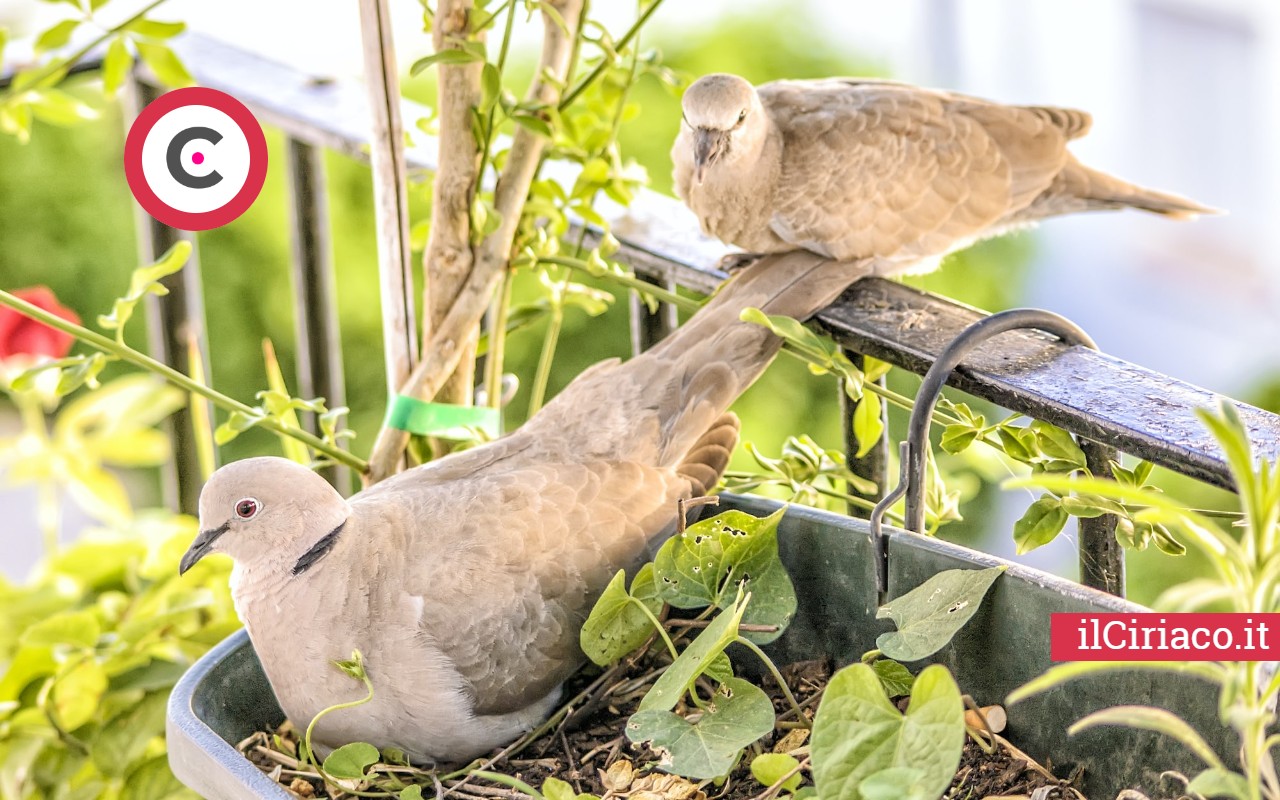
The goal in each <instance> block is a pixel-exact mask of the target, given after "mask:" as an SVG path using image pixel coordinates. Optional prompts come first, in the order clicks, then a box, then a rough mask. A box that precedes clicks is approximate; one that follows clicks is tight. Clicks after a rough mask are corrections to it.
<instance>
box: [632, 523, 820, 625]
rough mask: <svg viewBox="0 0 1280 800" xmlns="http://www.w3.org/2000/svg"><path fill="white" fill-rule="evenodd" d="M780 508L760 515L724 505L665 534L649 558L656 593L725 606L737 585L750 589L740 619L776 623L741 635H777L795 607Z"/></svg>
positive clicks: (679, 602) (676, 600) (692, 604)
mask: <svg viewBox="0 0 1280 800" xmlns="http://www.w3.org/2000/svg"><path fill="white" fill-rule="evenodd" d="M783 511H784V509H778V510H777V511H775V512H774V513H773V514H771V515H769V516H768V517H764V518H760V517H753V516H751V515H750V514H744V513H743V512H741V511H726V512H725V513H723V514H717V515H716V516H714V517H712V518H711V519H709V520H703V521H702V522H699V523H697V524H696V525H691V526H690V527H689V528H688V529H687V530H686V531H685V532H684V533H682V534H679V535H678V536H673V537H672V538H670V539H668V540H667V541H666V543H665V544H663V545H662V548H661V549H660V550H658V555H657V557H656V558H655V559H654V562H653V563H654V578H655V580H656V583H657V588H658V596H659V597H660V598H662V599H663V600H664V601H666V602H668V603H670V604H671V605H673V606H675V607H676V608H704V607H706V606H712V605H713V606H716V607H718V608H722V609H727V608H729V607H730V606H731V605H732V604H733V599H734V598H735V597H736V596H737V595H738V591H739V587H741V589H742V591H743V592H748V593H750V594H751V604H750V607H749V608H748V609H747V614H746V616H745V617H744V618H743V621H744V622H748V623H751V624H755V625H775V626H777V628H778V630H776V631H773V632H758V631H757V632H752V633H747V634H744V635H746V636H747V638H749V639H751V641H753V642H756V643H758V644H765V643H767V642H771V641H773V640H774V639H777V638H778V637H779V636H781V635H782V631H783V629H785V628H786V627H787V623H789V622H790V621H791V617H792V615H794V614H795V611H796V591H795V587H793V586H792V585H791V578H790V577H789V576H788V575H787V570H786V568H785V567H784V566H783V565H782V560H781V559H780V558H779V557H778V523H779V522H780V521H781V520H782V513H783Z"/></svg>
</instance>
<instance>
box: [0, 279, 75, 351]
mask: <svg viewBox="0 0 1280 800" xmlns="http://www.w3.org/2000/svg"><path fill="white" fill-rule="evenodd" d="M12 294H13V296H14V297H17V298H19V299H21V300H26V301H27V302H28V303H30V304H31V305H33V306H37V307H39V308H41V309H43V310H45V311H48V312H49V313H50V314H53V315H55V316H58V317H61V318H62V319H65V320H67V321H68V322H74V323H76V324H79V323H80V317H79V316H78V315H77V314H76V312H74V311H72V310H71V309H69V308H67V307H66V306H64V305H62V304H61V303H59V302H58V298H57V297H56V296H54V294H53V292H52V291H50V290H49V288H48V287H46V286H32V287H31V288H30V289H18V290H17V291H14V292H12ZM74 341H75V338H74V337H73V336H72V335H71V334H69V333H63V332H62V331H60V330H57V329H55V328H50V327H49V326H48V325H45V324H44V323H43V322H36V321H35V320H34V319H31V318H30V317H28V316H25V315H23V314H20V313H18V312H17V311H15V310H13V309H12V308H9V307H8V306H0V361H4V360H5V359H8V358H12V357H14V356H37V357H47V358H62V357H63V356H65V355H66V354H67V353H68V351H70V350H71V344H72V342H74Z"/></svg>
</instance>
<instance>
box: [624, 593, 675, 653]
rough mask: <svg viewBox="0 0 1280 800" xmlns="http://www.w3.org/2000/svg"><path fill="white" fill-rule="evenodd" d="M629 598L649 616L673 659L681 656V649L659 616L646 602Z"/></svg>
mask: <svg viewBox="0 0 1280 800" xmlns="http://www.w3.org/2000/svg"><path fill="white" fill-rule="evenodd" d="M629 599H630V600H631V602H632V603H633V604H634V605H635V607H636V608H638V609H640V611H641V612H642V613H643V614H644V615H645V616H646V617H648V618H649V621H650V622H652V623H653V627H654V628H655V629H656V630H657V631H658V634H659V635H660V636H662V641H664V642H666V644H667V652H668V653H670V654H671V658H672V660H675V659H676V658H677V657H679V655H680V651H678V650H676V645H675V642H673V641H671V637H670V636H668V635H667V626H665V625H663V624H662V623H661V622H659V621H658V618H657V617H655V616H654V615H653V612H652V611H650V610H649V607H648V606H646V605H645V604H644V603H642V602H640V601H639V600H637V599H635V598H634V597H631V598H629Z"/></svg>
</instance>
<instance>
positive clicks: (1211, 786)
mask: <svg viewBox="0 0 1280 800" xmlns="http://www.w3.org/2000/svg"><path fill="white" fill-rule="evenodd" d="M1187 794H1198V795H1203V796H1205V797H1230V798H1232V799H1233V800H1248V798H1249V781H1248V780H1247V779H1246V778H1245V777H1244V776H1243V775H1241V774H1240V773H1238V772H1231V771H1230V770H1226V769H1206V770H1205V771H1204V772H1201V773H1200V774H1199V775H1197V776H1195V778H1193V779H1192V780H1191V782H1190V783H1188V784H1187Z"/></svg>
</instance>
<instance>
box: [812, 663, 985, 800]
mask: <svg viewBox="0 0 1280 800" xmlns="http://www.w3.org/2000/svg"><path fill="white" fill-rule="evenodd" d="M963 747H964V703H963V702H962V701H961V699H960V690H959V688H958V687H957V686H956V683H955V681H954V680H952V678H951V674H950V673H949V672H947V669H946V667H943V666H941V665H938V664H934V665H932V666H929V667H926V668H925V669H924V670H923V671H922V672H921V673H920V675H919V676H918V677H917V678H916V683H915V688H914V690H913V691H912V693H911V703H910V705H909V706H908V707H907V713H906V714H905V715H903V714H900V713H898V709H897V708H895V707H894V706H893V704H892V703H890V702H889V700H888V698H887V697H885V694H884V689H883V688H881V686H880V679H879V678H878V677H877V676H876V673H875V670H873V669H872V668H871V667H869V666H867V665H866V664H853V665H851V666H849V667H846V668H844V669H842V670H840V671H839V672H837V673H836V674H835V676H834V677H833V678H832V679H831V683H830V684H829V685H828V686H827V690H826V693H825V695H824V696H823V698H822V705H821V706H819V707H818V716H817V718H816V719H815V720H814V723H813V736H812V738H811V739H810V748H811V754H812V759H813V777H814V783H815V784H816V785H817V789H818V797H819V798H821V800H872V798H875V799H876V800H878V799H879V798H881V797H884V796H885V793H884V790H885V784H886V783H888V784H890V785H892V786H896V787H897V788H898V796H900V797H912V796H915V795H916V794H917V792H918V791H919V789H920V788H923V789H924V790H925V791H926V794H925V795H924V796H926V797H930V798H934V797H939V796H940V795H941V794H942V792H943V790H945V789H946V788H947V786H948V785H949V784H950V783H951V779H952V778H953V777H955V771H956V767H957V766H959V764H960V752H961V749H962V748H963ZM903 767H906V768H909V769H911V770H918V771H919V772H920V773H922V774H921V775H916V774H914V773H912V774H907V773H902V772H891V773H887V774H884V775H880V773H882V772H884V771H886V770H891V769H901V768H903ZM872 776H877V778H876V780H875V781H872V783H871V784H870V786H868V788H870V789H871V790H872V791H871V793H870V794H869V795H868V794H864V793H863V788H862V784H863V782H864V781H865V780H866V779H868V778H870V777H872Z"/></svg>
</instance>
